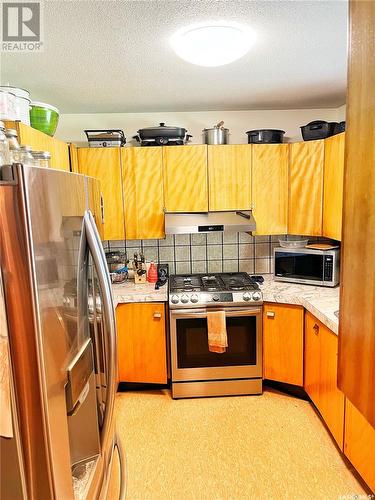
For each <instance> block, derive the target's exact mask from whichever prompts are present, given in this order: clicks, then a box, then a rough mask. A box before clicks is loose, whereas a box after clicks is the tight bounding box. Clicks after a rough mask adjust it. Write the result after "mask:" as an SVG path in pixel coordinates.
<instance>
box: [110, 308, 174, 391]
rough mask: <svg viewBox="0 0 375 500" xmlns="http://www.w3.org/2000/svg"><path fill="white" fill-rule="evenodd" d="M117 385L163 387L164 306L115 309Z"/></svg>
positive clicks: (165, 378) (164, 379) (164, 364)
mask: <svg viewBox="0 0 375 500" xmlns="http://www.w3.org/2000/svg"><path fill="white" fill-rule="evenodd" d="M116 317H117V334H118V368H119V380H120V382H143V383H154V384H166V383H167V355H166V352H167V351H166V349H167V346H166V337H165V313H164V304H161V303H148V304H119V305H118V306H117V309H116Z"/></svg>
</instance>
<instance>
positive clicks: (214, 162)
mask: <svg viewBox="0 0 375 500" xmlns="http://www.w3.org/2000/svg"><path fill="white" fill-rule="evenodd" d="M208 185H209V188H208V191H209V209H210V210H213V211H220V210H249V209H250V208H251V145H249V144H241V145H235V146H231V145H222V146H208Z"/></svg>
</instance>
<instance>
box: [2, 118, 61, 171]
mask: <svg viewBox="0 0 375 500" xmlns="http://www.w3.org/2000/svg"><path fill="white" fill-rule="evenodd" d="M5 126H6V127H7V128H14V129H16V130H17V135H18V142H19V144H21V145H26V144H27V145H29V146H31V149H32V150H33V151H49V152H50V153H51V162H50V163H51V167H52V168H56V169H58V170H66V171H67V172H69V171H70V160H69V146H68V144H66V143H65V142H63V141H60V140H59V139H55V138H54V137H50V136H49V135H47V134H44V133H43V132H40V131H39V130H36V129H35V128H32V127H29V126H28V125H25V124H24V123H22V122H19V121H17V122H5Z"/></svg>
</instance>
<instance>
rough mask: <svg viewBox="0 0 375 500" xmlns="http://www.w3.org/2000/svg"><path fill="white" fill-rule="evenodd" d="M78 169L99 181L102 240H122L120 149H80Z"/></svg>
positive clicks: (122, 214)
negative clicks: (101, 199) (101, 201)
mask: <svg viewBox="0 0 375 500" xmlns="http://www.w3.org/2000/svg"><path fill="white" fill-rule="evenodd" d="M78 168H79V172H80V173H81V174H85V175H89V176H91V177H95V178H96V179H99V181H100V189H101V193H102V196H103V203H104V210H103V215H104V217H103V220H104V239H105V240H123V239H124V238H125V232H124V210H123V204H122V189H121V162H120V148H80V149H78Z"/></svg>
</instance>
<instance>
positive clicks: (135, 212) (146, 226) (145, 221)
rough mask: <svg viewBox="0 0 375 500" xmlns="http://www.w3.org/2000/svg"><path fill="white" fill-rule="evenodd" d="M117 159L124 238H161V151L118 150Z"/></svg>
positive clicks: (156, 149) (141, 149)
mask: <svg viewBox="0 0 375 500" xmlns="http://www.w3.org/2000/svg"><path fill="white" fill-rule="evenodd" d="M176 147H177V146H176ZM121 157H122V185H123V190H124V213H125V236H126V239H130V240H134V239H146V238H164V236H165V233H164V211H163V206H164V202H163V176H162V148H161V147H158V146H156V147H143V148H142V147H140V148H122V149H121Z"/></svg>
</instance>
